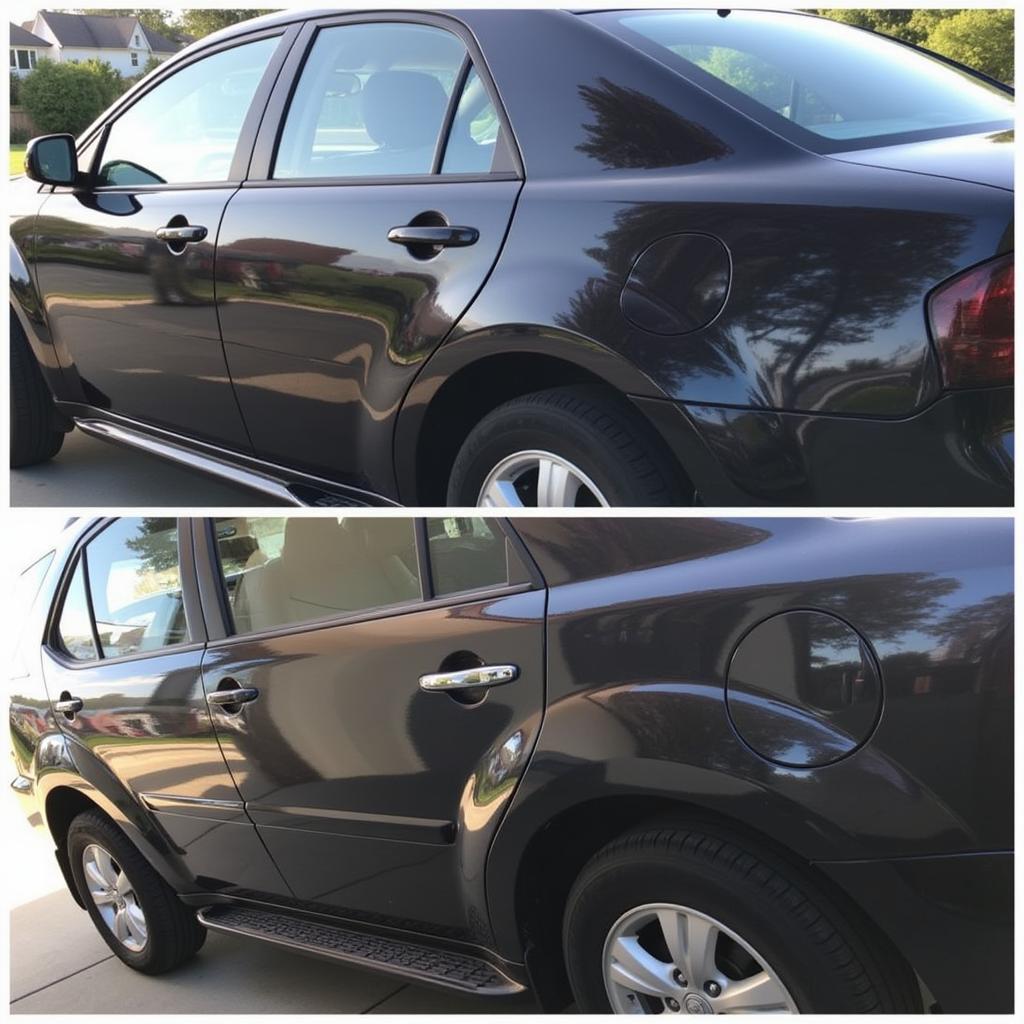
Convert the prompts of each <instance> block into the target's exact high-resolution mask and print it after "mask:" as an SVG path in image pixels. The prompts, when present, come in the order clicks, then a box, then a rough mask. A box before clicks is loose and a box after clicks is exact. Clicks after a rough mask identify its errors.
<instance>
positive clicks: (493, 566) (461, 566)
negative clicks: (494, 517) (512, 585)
mask: <svg viewBox="0 0 1024 1024" xmlns="http://www.w3.org/2000/svg"><path fill="white" fill-rule="evenodd" d="M427 538H428V543H429V548H430V574H431V578H432V580H433V585H434V586H433V590H434V594H435V595H436V596H438V597H443V596H444V595H446V594H457V593H460V592H461V591H464V590H480V589H483V588H486V587H496V586H502V585H504V584H505V583H507V582H508V560H507V557H506V554H505V535H504V534H503V533H502V532H501V530H500V529H498V527H497V525H496V524H494V523H493V522H488V521H487V520H486V519H481V518H480V517H479V516H449V517H447V518H445V519H428V520H427Z"/></svg>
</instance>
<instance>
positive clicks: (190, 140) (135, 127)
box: [96, 37, 278, 186]
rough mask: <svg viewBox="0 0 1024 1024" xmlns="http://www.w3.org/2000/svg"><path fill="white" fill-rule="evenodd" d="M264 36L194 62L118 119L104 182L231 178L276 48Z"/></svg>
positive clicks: (105, 153) (105, 156) (103, 172)
mask: <svg viewBox="0 0 1024 1024" xmlns="http://www.w3.org/2000/svg"><path fill="white" fill-rule="evenodd" d="M277 45H278V39H277V38H276V37H275V38H270V39H260V40H257V41H256V42H252V43H244V44H242V45H241V46H234V47H232V48H231V49H229V50H221V51H220V52H219V53H215V54H213V55H211V56H209V57H206V58H204V59H202V60H198V61H196V62H195V63H193V64H189V65H187V66H186V67H184V68H182V70H181V71H178V72H177V73H176V74H174V75H172V76H171V77H170V78H168V79H166V80H165V81H163V82H161V83H160V84H159V85H157V86H155V87H154V88H153V89H151V90H150V91H149V92H147V93H146V94H145V95H144V96H143V97H142V98H141V99H139V100H138V102H136V103H134V104H133V105H132V106H131V107H129V108H128V110H126V111H125V112H124V114H122V115H121V116H120V117H119V118H118V119H117V120H116V121H115V122H114V123H113V125H112V126H111V128H110V132H109V135H108V136H107V141H106V144H105V146H104V148H103V157H102V161H101V164H100V169H99V172H98V176H97V182H96V184H97V185H101V186H103V185H165V184H166V185H174V184H184V183H189V182H223V181H227V180H228V176H229V174H230V170H231V161H232V158H233V157H234V154H235V147H236V146H237V144H238V139H239V136H240V135H241V132H242V125H243V123H244V121H245V116H246V114H247V113H248V112H249V107H250V105H251V103H252V99H253V96H254V95H255V94H256V89H257V87H258V86H259V84H260V80H261V79H262V78H263V73H264V72H265V71H266V68H267V64H268V63H269V61H270V58H271V56H272V55H273V53H274V51H275V50H276V49H277Z"/></svg>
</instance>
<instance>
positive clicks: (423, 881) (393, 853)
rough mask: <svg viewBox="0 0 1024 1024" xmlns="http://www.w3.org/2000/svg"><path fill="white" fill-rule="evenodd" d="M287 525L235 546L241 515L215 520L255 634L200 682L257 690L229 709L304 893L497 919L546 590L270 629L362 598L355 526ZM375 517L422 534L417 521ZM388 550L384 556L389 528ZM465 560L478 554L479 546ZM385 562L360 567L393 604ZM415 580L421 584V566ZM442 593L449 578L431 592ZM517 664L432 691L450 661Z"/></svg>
mask: <svg viewBox="0 0 1024 1024" xmlns="http://www.w3.org/2000/svg"><path fill="white" fill-rule="evenodd" d="M195 522H196V529H197V541H196V543H197V554H198V558H199V560H200V562H201V565H202V566H206V565H210V566H213V565H215V563H216V556H215V555H213V554H212V551H211V548H212V547H213V542H212V541H211V540H210V536H209V534H208V533H207V531H206V529H205V528H204V525H203V524H202V522H201V521H199V520H196V521H195ZM286 522H287V526H286V527H285V532H284V539H283V542H281V541H280V540H279V539H275V540H274V542H273V544H272V545H270V546H269V547H267V549H266V550H264V551H259V550H257V549H256V546H255V545H253V544H249V545H248V546H245V545H238V541H239V538H240V536H241V533H242V532H244V530H243V528H242V527H239V526H238V525H237V523H233V522H228V523H225V522H223V521H222V522H220V523H219V524H218V530H219V537H220V542H221V552H222V553H221V559H222V560H224V562H225V574H226V575H227V576H228V577H229V586H230V588H231V591H232V595H231V604H232V605H233V606H234V608H235V612H236V617H237V618H239V620H240V621H242V622H243V624H245V625H250V626H252V627H255V631H254V632H251V633H249V634H248V635H237V636H228V637H226V638H225V639H223V640H217V639H212V640H211V643H210V646H209V648H208V650H207V652H206V655H205V657H204V660H203V682H204V685H205V687H206V691H207V694H208V695H209V694H212V693H214V692H215V691H218V690H226V691H228V692H231V693H243V694H254V693H255V696H253V697H252V698H251V699H249V701H248V702H247V703H244V704H240V705H237V706H234V707H226V708H221V709H219V710H215V711H214V722H215V727H216V729H217V735H218V737H219V739H220V742H221V746H222V748H223V750H224V753H225V757H226V758H227V761H228V765H229V767H230V768H231V771H232V773H233V775H234V778H235V781H236V782H237V784H238V787H239V790H240V792H241V794H242V797H243V799H244V800H245V804H246V809H247V811H248V813H249V815H250V816H251V818H252V819H253V821H254V822H255V823H256V825H257V829H258V831H259V834H260V836H261V838H262V839H263V841H264V843H265V844H266V846H267V849H268V850H269V851H270V853H271V855H272V856H273V858H274V860H275V862H276V863H277V865H278V867H279V868H280V869H281V872H282V874H283V875H284V877H285V879H286V880H287V882H288V884H289V886H290V887H291V889H292V890H293V892H294V894H295V896H296V897H298V898H300V899H303V900H307V901H310V902H313V903H318V904H325V905H329V906H330V907H331V908H333V910H334V911H335V912H339V913H342V914H344V915H347V916H351V917H357V918H358V917H364V916H368V915H371V916H373V917H375V918H378V919H380V920H382V921H384V922H386V921H387V920H388V919H391V920H392V923H396V922H401V921H406V922H414V926H415V927H416V928H422V929H424V930H433V931H438V932H444V933H446V934H450V935H452V936H454V937H457V936H460V935H462V936H470V935H472V934H474V933H475V930H476V929H478V927H479V922H480V921H483V920H485V919H486V908H485V907H484V905H483V898H484V896H483V865H484V858H485V856H486V853H487V850H488V847H489V845H490V841H491V839H492V838H493V835H494V833H495V830H496V828H497V826H498V824H499V820H500V817H501V814H502V812H503V811H504V809H505V807H506V806H507V802H508V800H509V799H510V798H511V795H512V792H513V790H514V787H515V784H516V782H517V781H518V778H519V776H520V774H521V771H522V769H523V768H524V767H525V764H526V761H527V759H528V757H529V752H530V750H531V749H532V747H533V743H534V741H535V738H536V735H537V732H538V730H539V726H540V720H541V711H542V707H543V694H544V661H543V650H544V645H543V633H544V607H545V591H544V590H543V588H542V586H539V585H538V584H537V583H535V582H527V579H528V578H527V577H525V576H520V578H519V582H517V583H514V584H510V583H507V582H506V583H505V584H503V585H500V586H497V587H490V588H486V589H482V590H479V591H476V592H474V591H472V590H470V591H463V592H461V593H458V594H452V595H451V596H448V597H435V598H433V599H431V598H430V597H429V591H428V597H427V599H426V600H423V599H421V598H420V597H415V598H408V599H405V600H400V601H399V603H398V604H391V605H390V606H389V607H385V608H378V609H369V610H366V611H363V612H361V613H359V614H349V615H347V616H343V617H342V618H340V619H339V618H333V619H330V618H328V619H326V620H324V619H322V620H320V621H317V622H308V621H304V622H294V623H292V624H285V625H282V626H277V627H274V628H261V627H269V626H271V624H272V623H273V622H274V621H275V620H277V619H278V618H288V617H293V616H295V615H303V614H306V613H305V612H304V611H303V610H302V609H311V608H320V609H321V610H323V608H324V607H326V605H328V604H330V603H332V602H334V601H336V600H337V598H336V597H335V596H334V595H335V594H337V593H338V592H339V591H348V597H347V598H343V600H347V601H349V602H351V601H352V596H351V590H352V589H353V585H352V584H349V583H346V582H345V581H344V566H345V565H346V564H351V563H352V561H353V559H356V560H357V561H358V560H359V556H358V555H355V554H353V553H354V552H355V550H356V549H355V548H354V547H353V546H352V545H353V544H356V543H357V541H355V540H354V539H353V534H352V531H351V530H350V529H349V528H348V527H347V526H343V531H342V532H344V530H348V532H349V539H348V540H346V541H344V542H343V543H341V544H340V545H339V546H338V547H337V548H335V549H331V548H329V547H328V545H330V544H331V543H332V542H331V541H330V539H329V536H328V535H329V534H330V533H331V532H334V533H335V534H336V535H339V536H340V534H338V530H337V525H336V520H334V519H330V520H323V519H319V518H313V519H310V518H309V517H293V518H290V519H288V520H287V521H286ZM346 522H350V521H349V520H346ZM355 522H356V523H359V522H360V520H355ZM366 522H370V523H372V524H375V525H376V524H392V525H391V528H392V529H395V528H397V527H395V526H394V524H398V527H401V526H402V525H403V524H404V525H407V526H409V529H410V530H411V528H412V527H411V525H409V524H411V523H412V520H409V519H393V518H392V519H380V518H378V519H374V520H366ZM325 523H326V525H324V524H325ZM261 525H262V524H261ZM263 528H265V527H263ZM357 529H362V527H357ZM493 529H494V530H495V531H498V534H497V535H498V539H499V540H501V541H502V542H503V543H504V538H503V535H502V534H501V532H500V528H499V527H498V526H496V525H495V526H494V527H493ZM420 541H422V534H421V535H420ZM227 543H231V544H235V545H236V550H239V549H240V550H241V551H242V555H241V556H239V558H238V562H237V564H242V563H243V562H244V564H246V565H247V566H248V568H247V569H246V570H245V571H244V574H243V575H242V576H241V579H242V580H244V582H240V579H239V573H238V572H237V571H236V570H235V569H234V568H233V567H232V566H231V565H229V564H228V563H229V562H231V561H232V559H233V556H230V555H229V556H225V554H224V552H225V545H226V544H227ZM358 544H359V550H366V547H365V545H364V544H363V542H358ZM374 544H375V547H376V548H377V549H378V550H379V549H380V547H381V541H380V539H379V534H378V539H377V540H376V541H375V542H374ZM410 550H411V549H410ZM417 550H419V551H420V552H421V553H422V547H419V548H418V549H417ZM274 552H277V553H276V554H275V553H274ZM459 554H460V556H464V557H467V558H469V559H470V562H472V560H473V559H474V558H476V557H478V555H477V554H474V552H473V550H472V547H471V546H466V550H465V551H464V552H463V551H460V552H459ZM509 557H510V558H514V557H515V556H514V554H512V555H510V556H509ZM392 559H393V556H392V555H389V556H388V561H389V562H391V561H392ZM317 566H319V571H318V570H317V568H316V567H317ZM380 566H381V567H382V568H379V570H378V573H377V574H376V576H375V575H374V574H372V573H369V572H367V571H366V569H365V567H364V568H362V569H359V570H358V573H359V575H358V579H357V580H356V581H355V584H354V586H355V587H356V588H358V589H359V590H360V592H361V593H370V591H369V590H367V588H381V589H378V590H376V591H374V593H376V594H377V595H378V596H377V597H376V598H375V599H378V600H394V598H395V597H400V595H399V594H398V593H396V592H394V591H393V590H392V591H390V592H389V591H388V590H387V589H386V587H384V584H382V583H381V582H380V581H381V579H382V578H383V576H384V575H388V574H391V573H392V572H393V568H392V567H390V566H385V563H384V561H383V559H381V560H380ZM469 568H472V565H470V566H469ZM203 571H204V570H203V569H202V568H201V572H203ZM413 572H415V569H413ZM401 576H402V578H405V579H408V566H406V568H405V569H403V570H401ZM210 578H211V580H212V579H213V576H212V573H211V577H210ZM510 578H511V577H510ZM288 580H290V581H291V582H290V583H286V581H288ZM210 585H211V586H212V583H211V584H210ZM218 585H219V584H218ZM416 586H417V588H418V584H417V585H416ZM442 589H446V588H445V587H444V584H443V580H442V578H441V577H440V576H439V577H438V578H437V579H436V580H435V583H434V590H442ZM243 590H247V591H248V596H246V595H245V594H243ZM404 593H411V592H410V591H405V592H404ZM389 595H390V596H389ZM210 600H216V596H215V595H214V596H211V597H210ZM356 603H362V601H361V600H360V601H357V602H356ZM243 606H244V610H243ZM506 663H511V664H512V665H514V666H515V668H516V670H517V676H516V678H515V679H514V680H512V681H510V682H507V683H504V684H502V685H498V686H494V687H492V688H489V689H486V690H480V691H469V690H467V691H458V690H456V691H452V692H429V691H428V690H426V689H424V688H423V687H422V686H421V683H420V677H421V676H424V675H429V674H431V673H437V672H438V670H439V669H447V668H452V667H453V666H454V667H458V666H459V665H479V664H486V665H500V664H506ZM477 937H479V936H477Z"/></svg>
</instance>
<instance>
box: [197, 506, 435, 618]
mask: <svg viewBox="0 0 1024 1024" xmlns="http://www.w3.org/2000/svg"><path fill="white" fill-rule="evenodd" d="M214 530H215V532H216V537H217V551H218V555H219V558H220V568H221V573H222V576H223V580H224V586H225V589H226V591H227V595H228V604H229V606H230V609H231V615H232V618H233V620H234V628H235V632H236V633H253V632H259V631H261V630H267V629H275V628H277V627H280V626H286V625H290V624H294V623H300V622H315V621H316V620H318V619H326V618H336V617H339V616H345V615H353V614H357V613H359V612H365V611H371V610H373V609H376V608H386V607H389V606H392V605H400V604H406V603H408V602H411V601H417V600H419V599H420V596H421V589H420V574H419V563H418V560H417V555H416V534H415V525H414V520H412V519H406V518H403V519H390V518H389V519H366V518H360V517H351V516H345V517H338V516H327V517H323V516H291V517H230V518H224V519H216V520H214Z"/></svg>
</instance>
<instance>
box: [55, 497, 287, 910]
mask: <svg viewBox="0 0 1024 1024" xmlns="http://www.w3.org/2000/svg"><path fill="white" fill-rule="evenodd" d="M57 595H58V596H57V599H56V603H55V606H54V612H53V614H52V616H51V622H50V624H49V627H48V631H47V640H46V643H45V644H44V646H43V650H42V664H43V674H44V678H45V682H46V689H47V692H48V693H49V695H50V698H51V700H52V702H53V708H54V714H55V718H56V719H57V721H58V723H59V724H60V728H61V730H62V731H63V732H64V733H65V735H66V736H67V737H68V738H69V740H71V741H72V743H73V744H74V750H75V754H74V756H75V760H76V763H78V764H79V769H80V770H83V766H84V762H85V761H86V760H91V759H98V760H99V762H101V764H102V765H103V766H104V767H105V768H106V769H108V770H109V771H110V772H111V773H112V774H113V775H114V777H115V778H116V779H117V780H118V782H119V783H120V785H121V786H122V787H124V788H125V790H126V791H127V793H128V794H130V797H131V798H132V799H136V800H138V801H140V802H141V803H142V804H143V805H144V806H145V807H146V808H147V809H148V810H149V811H150V813H151V814H152V815H153V817H154V818H155V819H156V821H157V822H158V823H159V825H160V826H161V828H162V829H163V830H164V832H165V833H166V834H167V836H169V838H170V841H171V844H172V845H173V846H174V847H176V848H177V851H178V852H179V853H180V854H181V855H182V856H183V858H184V862H185V865H186V866H187V868H188V870H189V871H190V872H191V874H192V875H193V877H196V878H200V877H202V878H206V879H208V880H211V881H212V882H213V883H214V884H216V885H217V886H218V887H230V886H237V887H241V888H245V889H255V890H261V891H269V892H279V891H281V889H282V887H283V883H282V882H281V878H280V875H279V873H278V872H277V869H276V868H275V867H274V865H273V863H272V862H271V860H270V858H269V857H268V856H267V853H266V850H265V849H264V848H263V846H262V844H261V843H260V841H259V838H258V837H257V835H256V831H255V829H254V827H253V825H252V823H251V822H250V821H249V820H248V819H247V818H246V816H245V810H244V808H243V806H242V803H241V800H240V799H239V796H238V791H237V790H236V788H235V785H234V782H233V781H232V779H231V775H230V773H229V772H228V770H227V767H226V765H225V763H224V757H223V755H222V754H221V752H220V748H219V746H218V745H217V738H216V736H215V734H214V731H213V727H212V723H211V721H210V714H209V710H208V708H207V704H206V699H205V695H204V693H203V687H202V682H201V678H200V671H201V664H202V657H203V646H204V642H205V631H204V627H203V622H202V616H201V614H200V611H199V601H198V591H197V589H196V584H195V578H194V571H193V568H192V546H191V535H190V531H189V530H188V528H187V524H186V525H185V526H184V527H179V524H178V523H177V522H176V521H175V520H174V519H162V518H148V517H147V518H138V519H134V518H126V519H118V520H113V521H106V522H101V523H99V524H97V526H95V527H94V528H92V529H90V530H89V531H87V532H86V533H85V535H84V536H83V539H82V541H81V542H80V545H79V547H78V548H77V550H76V551H75V553H74V554H73V556H72V558H71V559H70V560H69V563H68V566H67V568H66V570H65V573H64V576H63V579H62V580H61V583H60V585H59V587H58V591H57ZM61 709H64V710H61Z"/></svg>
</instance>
